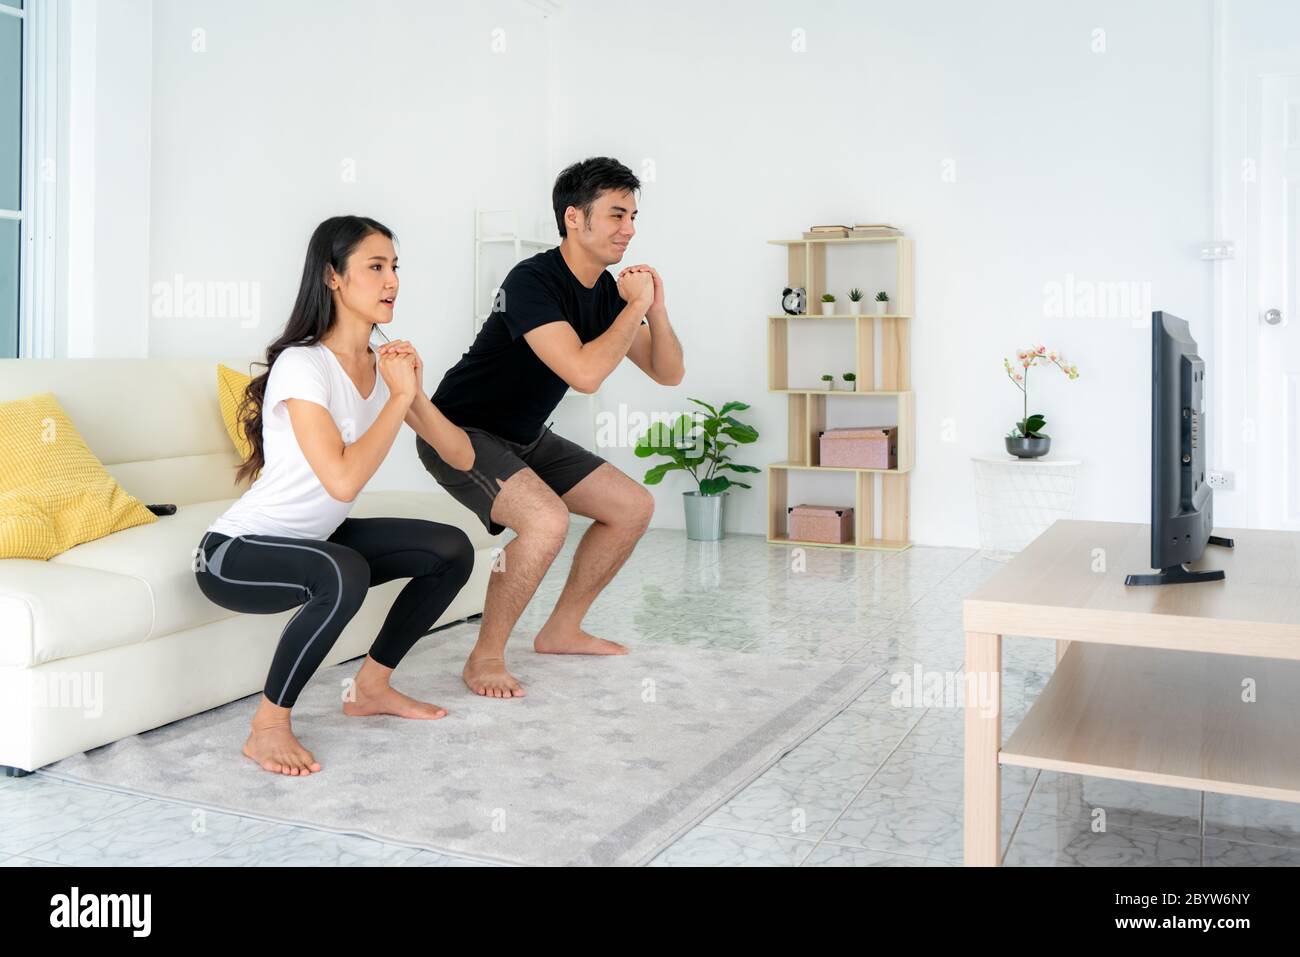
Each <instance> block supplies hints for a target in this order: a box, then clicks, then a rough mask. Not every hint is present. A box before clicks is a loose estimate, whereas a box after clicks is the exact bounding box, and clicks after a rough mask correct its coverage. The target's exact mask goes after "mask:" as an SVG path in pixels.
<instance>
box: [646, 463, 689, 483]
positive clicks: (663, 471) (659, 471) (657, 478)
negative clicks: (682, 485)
mask: <svg viewBox="0 0 1300 957" xmlns="http://www.w3.org/2000/svg"><path fill="white" fill-rule="evenodd" d="M680 468H681V466H680V465H678V464H677V463H676V462H661V463H660V464H659V465H656V466H655V467H654V468H652V469H649V470H647V471H646V473H645V478H643V479H642V480H641V481H642V482H644V483H645V484H646V485H658V484H659V483H660V482H662V481H663V478H664V476H665V475H667V474H668V473H669V472H676V471H677V470H678V469H680Z"/></svg>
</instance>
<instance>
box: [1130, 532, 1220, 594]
mask: <svg viewBox="0 0 1300 957" xmlns="http://www.w3.org/2000/svg"><path fill="white" fill-rule="evenodd" d="M1205 544H1207V545H1221V546H1223V547H1224V548H1232V547H1233V545H1234V542H1233V540H1232V539H1231V538H1224V537H1223V536H1222V535H1211V536H1210V537H1209V538H1207V539H1206V540H1205ZM1223 577H1224V576H1223V572H1222V571H1220V570H1217V569H1212V568H1208V569H1205V570H1202V571H1192V570H1191V569H1190V568H1188V567H1187V566H1186V565H1170V566H1168V567H1167V568H1162V569H1160V571H1158V572H1154V573H1151V574H1146V575H1126V576H1125V577H1124V584H1125V585H1185V584H1187V583H1189V582H1221V581H1223Z"/></svg>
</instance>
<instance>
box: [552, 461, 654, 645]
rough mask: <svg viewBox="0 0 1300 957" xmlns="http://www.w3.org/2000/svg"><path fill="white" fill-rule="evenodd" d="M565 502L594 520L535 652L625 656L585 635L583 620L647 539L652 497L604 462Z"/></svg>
mask: <svg viewBox="0 0 1300 957" xmlns="http://www.w3.org/2000/svg"><path fill="white" fill-rule="evenodd" d="M563 499H564V504H565V505H566V506H567V507H568V508H569V510H570V511H573V512H576V513H577V514H579V515H586V516H588V517H590V518H593V519H595V521H594V522H592V525H591V527H590V528H588V529H587V531H586V532H585V533H584V534H583V536H582V541H580V542H579V543H578V549H577V552H576V553H575V554H574V556H573V565H572V567H570V569H569V577H568V580H567V581H565V583H564V590H563V591H562V592H561V593H560V597H559V599H558V600H557V601H556V603H555V608H554V609H553V610H552V611H551V616H550V618H548V619H547V621H546V624H545V625H543V626H542V629H541V631H539V632H538V633H537V637H536V638H535V639H534V641H533V648H534V649H535V650H536V651H538V652H540V653H542V654H567V655H625V654H627V647H626V646H625V645H621V644H619V643H618V642H616V641H607V640H606V639H604V638H597V637H596V636H595V635H592V634H589V633H587V632H585V631H583V630H582V619H583V617H584V616H585V615H586V614H587V611H588V610H589V609H590V608H591V604H592V602H594V601H595V600H596V596H597V595H599V594H600V593H601V591H603V590H604V588H605V586H606V585H608V584H609V583H610V582H611V581H613V580H614V576H615V575H616V574H617V573H618V570H619V569H620V568H622V567H623V564H624V563H625V562H626V561H627V559H628V557H629V556H630V555H631V554H632V550H633V549H634V548H636V543H637V542H638V541H640V539H641V536H642V535H644V534H645V530H646V528H647V527H648V526H649V524H650V517H651V516H652V515H653V514H654V497H653V496H652V495H651V494H650V493H649V492H648V491H646V489H645V488H643V487H642V486H641V485H640V484H639V483H637V482H636V481H634V480H633V479H631V478H629V477H628V476H627V475H624V474H623V473H622V472H620V471H619V470H618V469H617V468H615V467H614V466H613V465H610V464H609V463H608V462H605V463H603V464H602V465H601V466H600V467H599V468H597V469H596V470H595V471H594V472H592V473H591V474H590V475H588V476H586V477H585V478H584V479H583V480H582V481H581V482H579V483H578V484H577V485H575V486H574V487H573V488H571V489H569V491H568V492H566V493H565V494H564V496H563Z"/></svg>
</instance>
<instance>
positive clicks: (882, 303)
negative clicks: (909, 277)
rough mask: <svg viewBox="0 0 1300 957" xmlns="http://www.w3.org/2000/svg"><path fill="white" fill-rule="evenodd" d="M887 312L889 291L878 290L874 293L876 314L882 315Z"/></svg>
mask: <svg viewBox="0 0 1300 957" xmlns="http://www.w3.org/2000/svg"><path fill="white" fill-rule="evenodd" d="M888 312H889V293H887V292H885V290H883V289H882V290H880V292H878V293H876V315H878V316H883V315H886V314H887V313H888Z"/></svg>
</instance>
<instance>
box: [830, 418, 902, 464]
mask: <svg viewBox="0 0 1300 957" xmlns="http://www.w3.org/2000/svg"><path fill="white" fill-rule="evenodd" d="M818 436H819V449H820V452H821V464H822V465H837V466H839V467H841V468H851V469H896V468H898V426H896V425H881V426H868V427H865V428H860V429H827V430H826V431H824V432H820V433H818Z"/></svg>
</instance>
